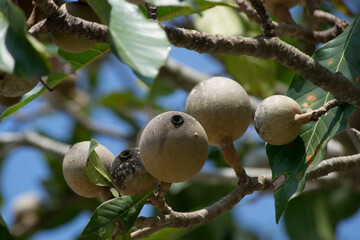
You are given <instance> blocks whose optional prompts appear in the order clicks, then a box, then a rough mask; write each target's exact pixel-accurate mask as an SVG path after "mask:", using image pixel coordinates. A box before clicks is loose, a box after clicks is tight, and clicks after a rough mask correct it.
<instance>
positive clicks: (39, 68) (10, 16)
mask: <svg viewBox="0 0 360 240" xmlns="http://www.w3.org/2000/svg"><path fill="white" fill-rule="evenodd" d="M0 9H1V11H0V49H1V54H0V69H2V70H4V71H6V72H8V73H14V74H17V75H19V76H23V77H28V76H45V75H48V74H49V70H50V63H49V61H48V59H47V56H46V55H45V47H44V46H43V45H41V44H40V43H39V42H37V41H36V40H35V39H34V38H33V37H31V36H30V35H28V34H27V33H26V23H25V17H24V14H23V13H22V11H21V10H20V9H19V8H18V7H16V6H15V5H14V4H13V3H12V2H11V1H10V0H2V1H0Z"/></svg>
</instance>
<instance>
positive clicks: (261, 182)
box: [132, 154, 360, 237]
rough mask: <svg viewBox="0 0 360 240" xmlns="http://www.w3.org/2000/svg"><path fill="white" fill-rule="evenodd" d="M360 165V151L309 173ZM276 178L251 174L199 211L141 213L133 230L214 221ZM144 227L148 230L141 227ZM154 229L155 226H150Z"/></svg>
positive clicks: (270, 185)
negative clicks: (159, 213) (247, 178)
mask: <svg viewBox="0 0 360 240" xmlns="http://www.w3.org/2000/svg"><path fill="white" fill-rule="evenodd" d="M356 168H360V154H356V155H352V156H344V157H336V158H331V159H328V160H325V161H323V162H321V163H320V164H319V165H318V166H316V167H315V168H314V169H312V170H310V171H309V172H308V173H307V176H306V179H307V180H314V179H318V178H320V177H323V176H326V175H328V174H329V173H331V172H335V171H347V170H353V169H356ZM273 189H274V186H273V181H272V178H271V176H260V177H254V178H250V181H249V182H248V183H246V184H239V185H238V186H237V187H236V188H235V189H234V190H233V191H232V192H230V193H229V194H228V195H226V196H225V197H223V198H222V199H220V200H219V201H218V202H216V203H214V204H212V205H210V206H208V207H206V208H204V209H201V210H198V211H193V212H187V213H183V212H176V211H173V210H171V211H170V213H169V214H167V215H165V216H157V217H139V218H138V219H137V221H136V222H135V227H137V228H138V229H140V230H138V231H135V232H134V233H132V236H139V235H141V237H146V236H148V235H147V233H148V234H152V233H154V232H155V229H156V230H161V229H163V228H166V227H177V228H180V227H182V228H186V227H193V226H194V225H197V224H201V223H206V222H210V221H211V220H212V219H214V218H215V217H217V216H219V215H221V214H223V213H224V212H225V211H229V210H231V209H232V208H233V207H234V206H235V205H236V204H237V203H238V202H240V201H241V200H242V199H243V198H244V197H245V196H246V195H248V194H252V193H253V192H254V191H262V190H273ZM141 229H144V230H141ZM150 229H151V230H150Z"/></svg>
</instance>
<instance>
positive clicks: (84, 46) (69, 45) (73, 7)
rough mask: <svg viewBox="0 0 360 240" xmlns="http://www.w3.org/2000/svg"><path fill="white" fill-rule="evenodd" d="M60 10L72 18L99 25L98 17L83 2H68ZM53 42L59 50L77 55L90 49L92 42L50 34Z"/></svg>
mask: <svg viewBox="0 0 360 240" xmlns="http://www.w3.org/2000/svg"><path fill="white" fill-rule="evenodd" d="M60 9H62V10H64V11H65V12H67V13H69V14H70V15H72V16H74V17H79V18H82V19H84V20H87V21H90V22H97V23H100V19H99V17H98V16H97V15H96V13H95V12H94V10H93V9H92V8H91V7H90V6H89V5H88V4H87V3H84V2H68V3H64V4H63V5H61V7H60ZM51 38H52V40H53V42H54V43H55V44H56V45H57V46H58V47H59V48H61V49H63V50H64V51H67V52H72V53H79V52H84V51H86V50H89V49H90V48H92V47H93V46H94V44H95V42H94V41H91V40H87V39H83V38H80V37H75V36H70V35H68V34H66V33H62V32H54V31H52V32H51Z"/></svg>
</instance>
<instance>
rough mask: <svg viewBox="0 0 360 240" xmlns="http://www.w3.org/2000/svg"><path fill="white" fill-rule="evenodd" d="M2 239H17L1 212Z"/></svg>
mask: <svg viewBox="0 0 360 240" xmlns="http://www.w3.org/2000/svg"><path fill="white" fill-rule="evenodd" d="M0 239H6V240H15V237H14V236H13V235H11V233H10V230H9V227H8V226H7V225H6V222H5V220H4V219H3V217H2V215H1V214H0Z"/></svg>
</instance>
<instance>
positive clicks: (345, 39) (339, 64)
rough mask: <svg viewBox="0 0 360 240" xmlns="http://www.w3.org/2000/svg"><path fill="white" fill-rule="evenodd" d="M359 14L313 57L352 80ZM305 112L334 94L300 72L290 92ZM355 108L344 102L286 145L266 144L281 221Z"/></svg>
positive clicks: (359, 54) (359, 71) (359, 69)
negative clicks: (309, 173) (307, 79)
mask: <svg viewBox="0 0 360 240" xmlns="http://www.w3.org/2000/svg"><path fill="white" fill-rule="evenodd" d="M359 38H360V17H359V16H358V17H356V18H355V19H354V21H353V22H352V23H351V25H350V26H349V27H348V28H347V29H346V30H345V31H344V32H343V33H342V34H341V35H339V36H338V37H337V38H335V39H333V40H332V41H330V42H328V43H327V44H325V45H323V46H322V47H321V48H319V49H318V50H317V51H316V52H315V54H314V56H313V58H314V59H315V60H316V61H318V62H319V63H321V64H322V65H323V66H326V67H327V68H329V70H331V71H332V72H342V73H343V74H344V75H345V76H346V77H347V78H348V79H349V80H351V81H353V80H354V79H355V78H356V77H357V76H360V65H359V64H358V63H359V62H358V61H359V58H360V51H357V49H360V41H359ZM287 95H288V96H289V97H292V98H293V99H295V100H296V101H297V102H298V104H299V105H300V107H301V109H302V111H303V112H306V111H309V110H311V109H317V108H319V107H321V106H323V105H324V103H326V102H328V101H329V100H331V99H333V98H334V97H333V96H332V95H331V94H330V93H328V92H325V91H324V90H323V89H321V88H318V87H316V86H315V85H314V84H312V83H311V82H309V81H306V80H305V79H304V78H302V77H301V76H299V75H295V76H294V78H293V80H292V82H291V85H290V88H289V90H288V92H287ZM354 109H355V107H353V106H350V105H342V106H340V107H336V108H333V109H331V110H330V111H329V112H328V113H327V114H326V115H324V116H322V117H321V118H320V119H319V121H317V122H311V123H308V124H306V125H304V126H303V127H302V130H301V132H300V136H299V137H298V138H297V139H295V140H294V142H292V143H290V144H288V145H284V146H272V145H270V144H267V145H266V151H267V155H268V157H269V162H270V167H271V170H272V174H273V179H274V180H275V183H276V185H278V187H276V189H275V192H274V198H275V211H276V221H279V219H280V217H281V215H282V213H283V212H284V210H285V208H286V206H287V204H288V201H289V200H290V199H291V198H293V197H295V196H297V195H299V194H300V193H301V192H302V190H303V189H304V185H305V175H306V172H307V171H309V170H310V169H311V168H313V167H315V166H316V165H318V164H319V163H320V162H321V161H322V160H323V159H324V156H325V153H326V145H327V143H328V142H329V140H330V139H331V138H333V137H334V136H335V135H337V134H339V133H340V132H342V131H343V130H344V129H345V127H346V124H347V120H348V118H349V117H350V115H351V113H352V112H353V111H354Z"/></svg>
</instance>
